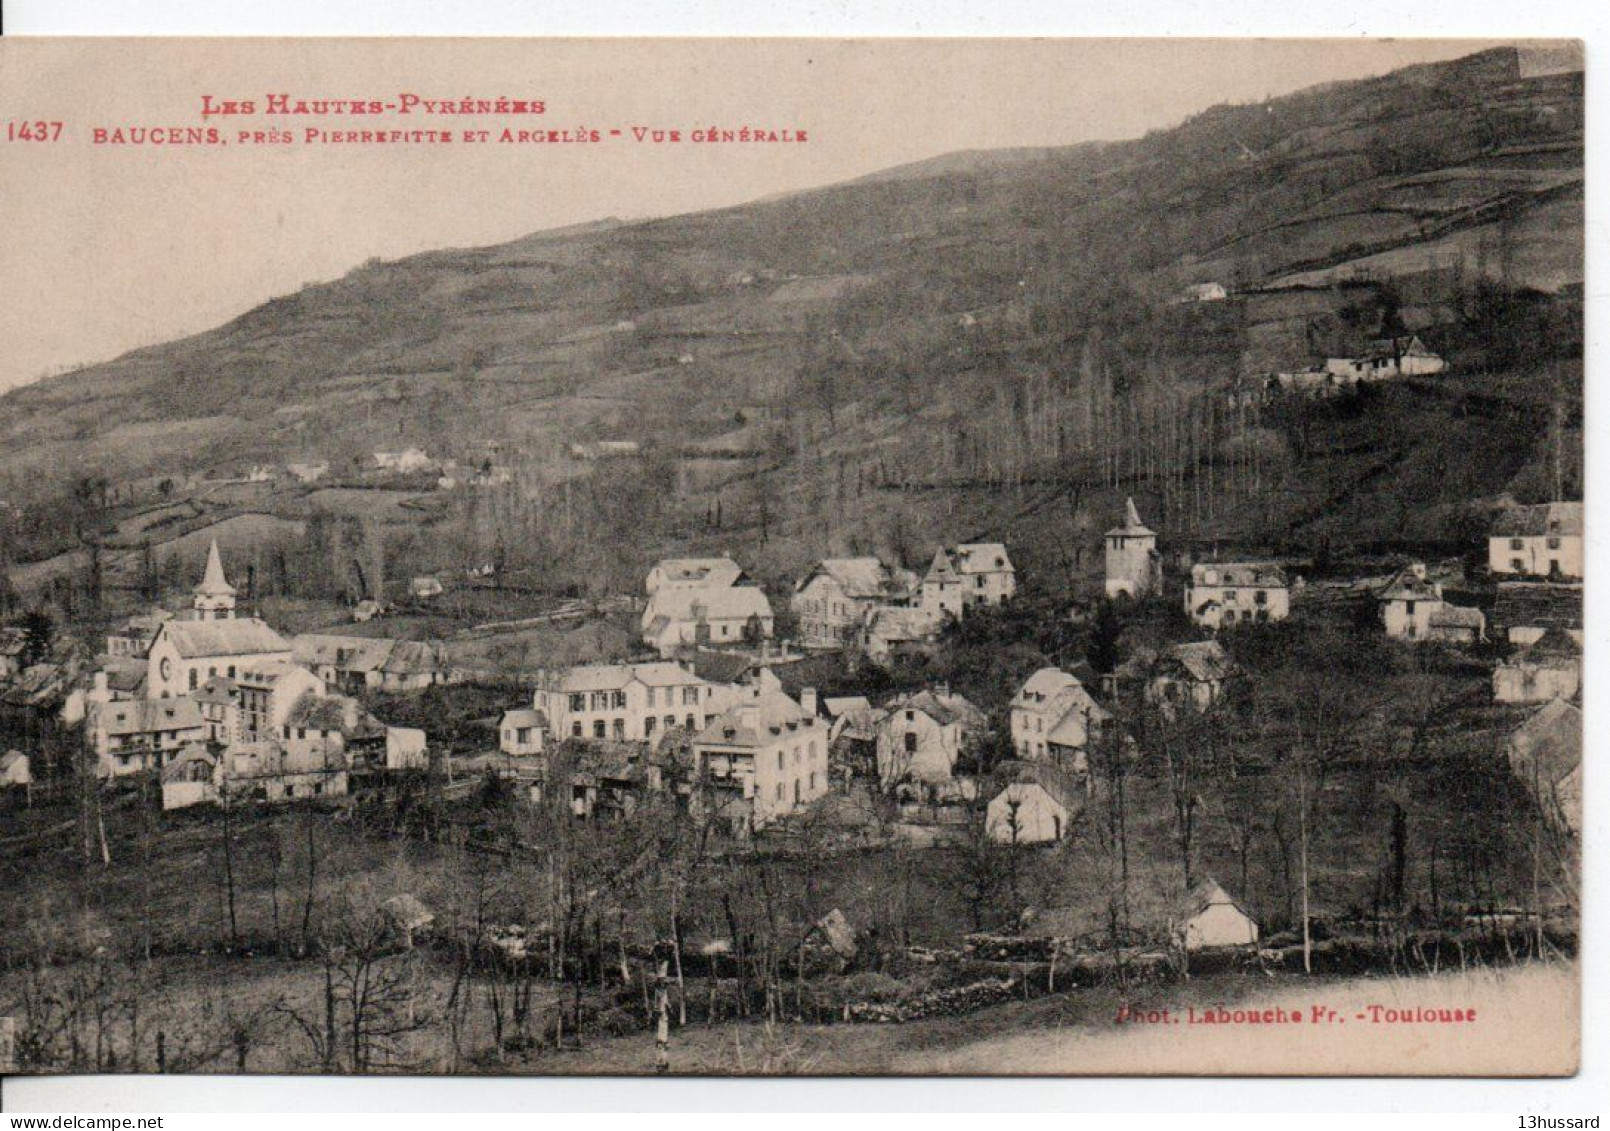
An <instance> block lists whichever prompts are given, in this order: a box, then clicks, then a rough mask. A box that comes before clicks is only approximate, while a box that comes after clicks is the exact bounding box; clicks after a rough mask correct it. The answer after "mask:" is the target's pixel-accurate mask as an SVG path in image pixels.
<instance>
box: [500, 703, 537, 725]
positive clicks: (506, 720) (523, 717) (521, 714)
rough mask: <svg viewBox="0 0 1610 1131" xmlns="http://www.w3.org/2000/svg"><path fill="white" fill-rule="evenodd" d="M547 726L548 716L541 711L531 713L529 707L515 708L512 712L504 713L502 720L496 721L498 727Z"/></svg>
mask: <svg viewBox="0 0 1610 1131" xmlns="http://www.w3.org/2000/svg"><path fill="white" fill-rule="evenodd" d="M547 725H548V716H547V715H545V714H543V713H542V712H541V711H533V710H532V709H531V708H530V707H517V708H515V709H514V710H512V711H504V712H503V718H502V719H500V720H498V726H500V727H545V726H547Z"/></svg>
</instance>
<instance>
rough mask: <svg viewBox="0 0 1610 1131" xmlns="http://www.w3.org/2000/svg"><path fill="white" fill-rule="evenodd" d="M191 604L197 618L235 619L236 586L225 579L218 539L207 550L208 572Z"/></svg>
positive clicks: (197, 587)
mask: <svg viewBox="0 0 1610 1131" xmlns="http://www.w3.org/2000/svg"><path fill="white" fill-rule="evenodd" d="M191 604H192V605H193V606H194V607H195V610H196V619H197V620H234V619H235V587H234V586H233V585H231V584H229V582H227V581H225V580H224V563H223V561H222V559H220V558H219V557H218V540H217V539H214V540H213V543H212V548H211V549H210V550H208V551H207V573H206V575H205V576H204V577H202V579H201V584H200V585H198V586H196V591H195V596H194V597H193V598H192V600H191Z"/></svg>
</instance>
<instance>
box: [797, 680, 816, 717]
mask: <svg viewBox="0 0 1610 1131" xmlns="http://www.w3.org/2000/svg"><path fill="white" fill-rule="evenodd" d="M799 705H800V706H801V707H803V708H804V710H805V713H806V714H807V715H810V716H811V717H813V718H814V717H815V716H816V688H814V687H807V688H805V689H804V690H803V691H801V692H800V693H799Z"/></svg>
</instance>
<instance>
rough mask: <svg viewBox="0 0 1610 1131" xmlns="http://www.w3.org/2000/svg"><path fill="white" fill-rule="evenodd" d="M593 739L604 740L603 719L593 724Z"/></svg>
mask: <svg viewBox="0 0 1610 1131" xmlns="http://www.w3.org/2000/svg"><path fill="white" fill-rule="evenodd" d="M593 737H594V738H603V737H604V720H603V719H599V720H597V721H596V722H594V723H593Z"/></svg>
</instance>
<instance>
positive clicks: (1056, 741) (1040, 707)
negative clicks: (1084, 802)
mask: <svg viewBox="0 0 1610 1131" xmlns="http://www.w3.org/2000/svg"><path fill="white" fill-rule="evenodd" d="M1111 717H1112V716H1111V715H1110V714H1109V712H1108V711H1107V710H1106V709H1105V708H1103V707H1102V706H1101V704H1099V703H1097V702H1096V701H1095V699H1094V698H1092V697H1091V695H1090V692H1089V691H1087V690H1086V689H1085V686H1084V684H1083V683H1081V682H1080V681H1079V679H1078V678H1077V677H1075V676H1073V675H1070V674H1069V673H1067V672H1065V671H1063V670H1062V669H1061V668H1041V669H1040V670H1039V671H1037V672H1035V673H1034V674H1033V675H1032V676H1030V677H1029V678H1028V680H1027V681H1026V682H1025V683H1024V684H1023V686H1022V687H1021V688H1019V689H1018V693H1017V694H1016V695H1014V696H1013V697H1012V704H1011V707H1010V709H1009V710H1008V712H1007V719H1008V722H1009V724H1010V728H1011V735H1012V749H1013V750H1014V751H1015V752H1016V754H1017V756H1018V757H1019V758H1021V759H1023V760H1025V761H1043V760H1045V759H1048V758H1051V759H1055V760H1057V761H1062V762H1069V763H1070V764H1068V765H1066V766H1065V767H1064V768H1066V769H1069V770H1082V769H1083V768H1084V766H1083V762H1084V757H1083V755H1084V753H1085V752H1086V750H1087V747H1088V745H1089V740H1090V736H1091V734H1092V733H1093V731H1094V730H1095V728H1097V727H1099V726H1100V725H1101V724H1103V723H1105V722H1106V721H1108V720H1109V719H1110V718H1111ZM1053 736H1054V737H1053ZM1054 747H1055V748H1054ZM1069 754H1072V755H1074V757H1073V758H1072V759H1071V760H1070V759H1068V757H1067V755H1069Z"/></svg>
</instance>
